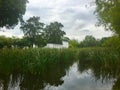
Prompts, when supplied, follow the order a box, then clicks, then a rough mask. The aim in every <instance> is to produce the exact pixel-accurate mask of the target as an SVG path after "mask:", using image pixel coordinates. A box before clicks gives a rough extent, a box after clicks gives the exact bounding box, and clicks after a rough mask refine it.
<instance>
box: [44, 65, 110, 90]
mask: <svg viewBox="0 0 120 90" xmlns="http://www.w3.org/2000/svg"><path fill="white" fill-rule="evenodd" d="M62 80H63V81H64V83H63V84H62V85H61V86H58V87H56V86H50V85H47V86H46V87H45V89H44V90H111V88H112V80H111V81H108V82H104V83H101V81H95V79H94V77H92V73H91V71H90V70H88V71H86V72H84V73H80V72H79V71H78V69H77V64H76V63H75V64H74V65H73V66H72V67H71V68H70V70H69V71H67V72H66V76H64V77H63V78H62Z"/></svg>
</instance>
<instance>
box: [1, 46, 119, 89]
mask: <svg viewBox="0 0 120 90" xmlns="http://www.w3.org/2000/svg"><path fill="white" fill-rule="evenodd" d="M0 90H120V52H119V51H117V50H113V49H107V48H97V49H96V48H95V49H94V48H93V49H80V50H74V49H63V50H58V49H28V50H19V49H15V50H14V49H12V50H9V49H5V50H2V51H0Z"/></svg>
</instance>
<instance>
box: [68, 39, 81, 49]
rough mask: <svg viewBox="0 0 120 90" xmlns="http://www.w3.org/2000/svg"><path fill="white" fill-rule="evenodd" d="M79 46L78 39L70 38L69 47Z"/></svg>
mask: <svg viewBox="0 0 120 90" xmlns="http://www.w3.org/2000/svg"><path fill="white" fill-rule="evenodd" d="M78 47H79V43H78V41H77V40H75V39H73V40H69V48H78Z"/></svg>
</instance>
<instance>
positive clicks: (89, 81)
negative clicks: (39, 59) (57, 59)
mask: <svg viewBox="0 0 120 90" xmlns="http://www.w3.org/2000/svg"><path fill="white" fill-rule="evenodd" d="M79 65H81V64H80V63H79V62H74V63H73V64H72V65H71V66H69V68H67V69H66V68H64V69H63V67H62V66H61V67H59V68H58V67H56V68H57V69H52V70H48V71H47V72H46V73H44V74H45V75H27V74H11V75H9V76H2V75H1V76H0V79H1V80H0V84H1V85H0V90H118V89H114V88H116V87H117V88H118V87H119V86H118V85H119V82H120V81H119V77H118V79H116V78H114V77H109V76H104V77H103V75H102V74H101V73H97V76H98V77H99V78H98V77H97V76H95V72H93V70H92V69H91V68H87V67H82V70H83V69H84V70H83V71H81V70H80V67H81V66H82V65H81V66H79ZM83 66H84V65H83ZM86 68H87V69H86ZM98 68H99V67H98ZM99 72H101V71H99ZM104 73H105V72H104ZM100 74H101V75H100Z"/></svg>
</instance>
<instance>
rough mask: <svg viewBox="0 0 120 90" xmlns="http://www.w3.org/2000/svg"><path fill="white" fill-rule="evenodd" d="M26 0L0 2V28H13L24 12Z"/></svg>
mask: <svg viewBox="0 0 120 90" xmlns="http://www.w3.org/2000/svg"><path fill="white" fill-rule="evenodd" d="M26 3H27V0H0V27H4V26H5V27H7V28H10V27H14V26H15V25H17V24H18V21H22V16H23V15H24V14H25V11H26Z"/></svg>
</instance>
